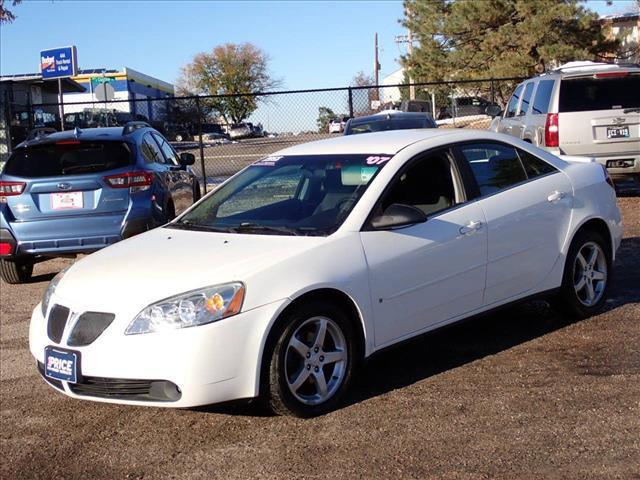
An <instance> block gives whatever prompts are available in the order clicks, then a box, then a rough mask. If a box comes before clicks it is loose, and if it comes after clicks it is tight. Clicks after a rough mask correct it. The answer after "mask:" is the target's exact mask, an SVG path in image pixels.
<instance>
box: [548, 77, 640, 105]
mask: <svg viewBox="0 0 640 480" xmlns="http://www.w3.org/2000/svg"><path fill="white" fill-rule="evenodd" d="M631 107H640V75H629V76H626V77H605V78H591V77H589V78H569V79H565V80H562V83H561V85H560V106H559V112H560V113H562V112H584V111H588V110H611V109H614V108H631Z"/></svg>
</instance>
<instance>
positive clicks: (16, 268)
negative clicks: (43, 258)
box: [0, 258, 34, 285]
mask: <svg viewBox="0 0 640 480" xmlns="http://www.w3.org/2000/svg"><path fill="white" fill-rule="evenodd" d="M33 263H34V262H33V259H30V258H23V259H19V260H4V259H2V260H0V277H2V280H4V281H5V282H7V283H10V284H12V285H15V284H18V283H25V282H28V281H29V280H30V279H31V275H32V274H33Z"/></svg>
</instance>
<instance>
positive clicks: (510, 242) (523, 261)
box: [458, 141, 573, 305]
mask: <svg viewBox="0 0 640 480" xmlns="http://www.w3.org/2000/svg"><path fill="white" fill-rule="evenodd" d="M458 152H459V154H460V156H461V157H462V159H463V160H464V161H466V162H467V163H468V165H469V167H470V169H471V171H472V173H473V176H474V177H475V179H476V182H477V184H478V189H479V192H480V198H479V199H478V204H479V205H480V206H481V207H482V210H483V212H484V215H485V217H486V221H487V233H488V249H487V252H488V258H487V283H486V290H485V305H491V304H494V303H497V302H501V301H504V300H507V299H509V298H511V297H514V296H518V295H521V294H523V293H525V292H529V293H534V292H536V291H537V290H536V288H537V287H538V286H539V285H541V284H542V282H543V281H544V280H545V279H546V277H547V275H548V274H549V272H551V270H552V268H553V266H554V265H555V263H556V261H557V260H558V257H559V256H560V250H561V247H562V244H563V242H564V240H565V238H566V236H567V231H568V226H569V223H570V219H571V211H572V207H573V188H572V185H571V182H570V181H569V179H568V178H567V176H566V175H565V174H564V173H563V172H561V171H560V170H558V169H557V168H555V167H554V166H553V165H550V164H548V163H547V162H545V161H544V160H542V159H540V158H538V157H536V156H534V155H532V154H530V153H528V152H525V151H523V150H520V149H517V148H515V147H513V146H511V145H508V144H504V143H500V142H494V141H491V142H489V141H487V142H469V143H467V144H463V145H460V146H459V147H458Z"/></svg>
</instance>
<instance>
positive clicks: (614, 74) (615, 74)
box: [593, 71, 629, 78]
mask: <svg viewBox="0 0 640 480" xmlns="http://www.w3.org/2000/svg"><path fill="white" fill-rule="evenodd" d="M627 75H629V72H627V71H622V72H604V73H596V74H594V75H593V78H611V77H626V76H627Z"/></svg>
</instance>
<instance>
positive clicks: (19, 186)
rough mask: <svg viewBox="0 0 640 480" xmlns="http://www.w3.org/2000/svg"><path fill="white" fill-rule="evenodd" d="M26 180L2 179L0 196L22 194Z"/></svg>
mask: <svg viewBox="0 0 640 480" xmlns="http://www.w3.org/2000/svg"><path fill="white" fill-rule="evenodd" d="M25 185H26V183H24V182H2V181H0V197H11V196H13V195H20V194H21V193H22V192H23V191H24V187H25Z"/></svg>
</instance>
